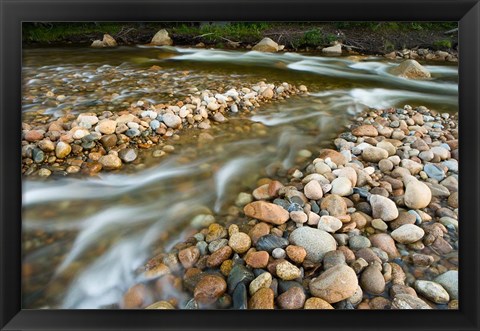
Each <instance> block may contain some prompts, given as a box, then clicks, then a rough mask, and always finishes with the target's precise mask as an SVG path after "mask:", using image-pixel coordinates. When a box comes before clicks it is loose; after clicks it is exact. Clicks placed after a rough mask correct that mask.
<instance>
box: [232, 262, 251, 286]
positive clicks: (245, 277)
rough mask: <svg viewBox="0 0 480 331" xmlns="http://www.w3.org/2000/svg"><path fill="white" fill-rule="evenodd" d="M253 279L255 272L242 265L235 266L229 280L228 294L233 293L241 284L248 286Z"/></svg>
mask: <svg viewBox="0 0 480 331" xmlns="http://www.w3.org/2000/svg"><path fill="white" fill-rule="evenodd" d="M253 279H254V275H253V272H251V271H250V270H248V269H247V268H246V267H245V266H243V265H241V264H236V265H234V266H233V268H232V270H231V271H230V274H229V275H228V279H227V284H228V292H229V293H231V292H232V291H233V290H234V289H235V287H236V286H237V285H238V284H239V283H245V284H248V283H250V282H251V281H252V280H253Z"/></svg>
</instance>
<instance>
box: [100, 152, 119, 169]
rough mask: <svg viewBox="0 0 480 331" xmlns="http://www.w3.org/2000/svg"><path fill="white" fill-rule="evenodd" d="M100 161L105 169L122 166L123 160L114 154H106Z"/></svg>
mask: <svg viewBox="0 0 480 331" xmlns="http://www.w3.org/2000/svg"><path fill="white" fill-rule="evenodd" d="M98 162H100V164H101V165H102V167H103V169H105V170H116V169H120V168H121V167H122V160H121V159H120V158H119V157H118V156H116V155H114V154H109V155H104V156H102V157H101V158H100V159H99V160H98Z"/></svg>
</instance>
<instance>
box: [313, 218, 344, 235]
mask: <svg viewBox="0 0 480 331" xmlns="http://www.w3.org/2000/svg"><path fill="white" fill-rule="evenodd" d="M342 225H343V223H342V221H340V220H339V219H338V218H336V217H334V216H326V215H324V216H322V217H320V220H319V221H318V224H317V228H318V229H319V230H323V231H326V232H330V233H335V232H336V231H338V230H340V228H341V227H342Z"/></svg>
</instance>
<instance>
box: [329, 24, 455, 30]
mask: <svg viewBox="0 0 480 331" xmlns="http://www.w3.org/2000/svg"><path fill="white" fill-rule="evenodd" d="M335 26H336V28H337V29H354V28H367V29H372V30H373V31H377V30H387V31H411V30H414V31H421V30H426V31H427V30H433V31H443V30H451V29H454V28H456V27H458V23H457V22H336V23H335Z"/></svg>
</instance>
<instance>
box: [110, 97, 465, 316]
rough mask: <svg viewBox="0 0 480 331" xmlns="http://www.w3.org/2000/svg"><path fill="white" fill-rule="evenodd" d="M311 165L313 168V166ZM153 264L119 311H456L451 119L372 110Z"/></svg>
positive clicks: (204, 218) (204, 220) (207, 220)
mask: <svg viewBox="0 0 480 331" xmlns="http://www.w3.org/2000/svg"><path fill="white" fill-rule="evenodd" d="M312 158H313V157H312ZM257 184H258V187H257V188H256V189H255V190H253V192H242V193H240V194H239V195H238V197H237V199H236V201H235V204H234V205H232V206H231V207H230V208H229V209H228V216H227V217H225V218H224V219H218V218H217V219H216V218H215V217H214V216H212V215H208V214H205V215H198V216H196V217H195V219H193V220H192V222H193V223H195V224H196V225H197V226H201V228H200V230H199V231H195V232H193V233H191V235H190V236H189V238H188V239H187V240H185V241H182V242H179V243H177V244H176V245H175V246H174V247H173V248H172V249H171V250H168V251H165V252H163V253H160V254H159V255H157V256H155V257H153V258H152V259H151V260H150V261H148V263H147V264H146V266H145V270H144V271H143V272H141V271H139V272H141V273H142V277H141V279H142V281H141V282H139V283H137V284H136V285H134V286H132V287H131V288H130V289H128V291H127V292H126V293H124V296H123V299H122V300H121V303H120V304H119V306H118V307H120V308H126V309H129V308H147V309H199V308H222V309H274V308H277V309H432V308H438V309H445V308H448V309H458V305H459V301H458V299H459V298H458V256H457V246H458V227H459V226H458V118H457V115H456V114H448V113H437V112H435V111H433V110H429V109H427V108H426V107H423V106H421V107H417V108H414V109H412V107H410V106H408V105H406V106H405V107H404V108H403V109H399V108H387V109H378V110H376V109H369V110H368V111H365V112H363V113H362V114H359V115H357V116H356V118H355V119H354V120H353V122H352V124H351V125H350V126H349V128H348V130H346V131H345V132H343V133H341V134H340V135H339V136H338V137H337V138H336V139H335V140H334V141H333V146H332V148H325V149H323V150H321V151H320V153H319V155H315V158H313V159H312V160H311V162H307V163H305V164H304V165H303V166H300V167H295V168H291V169H290V170H289V171H288V174H287V175H286V176H284V177H282V178H261V179H260V180H259V181H258V183H257Z"/></svg>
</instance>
